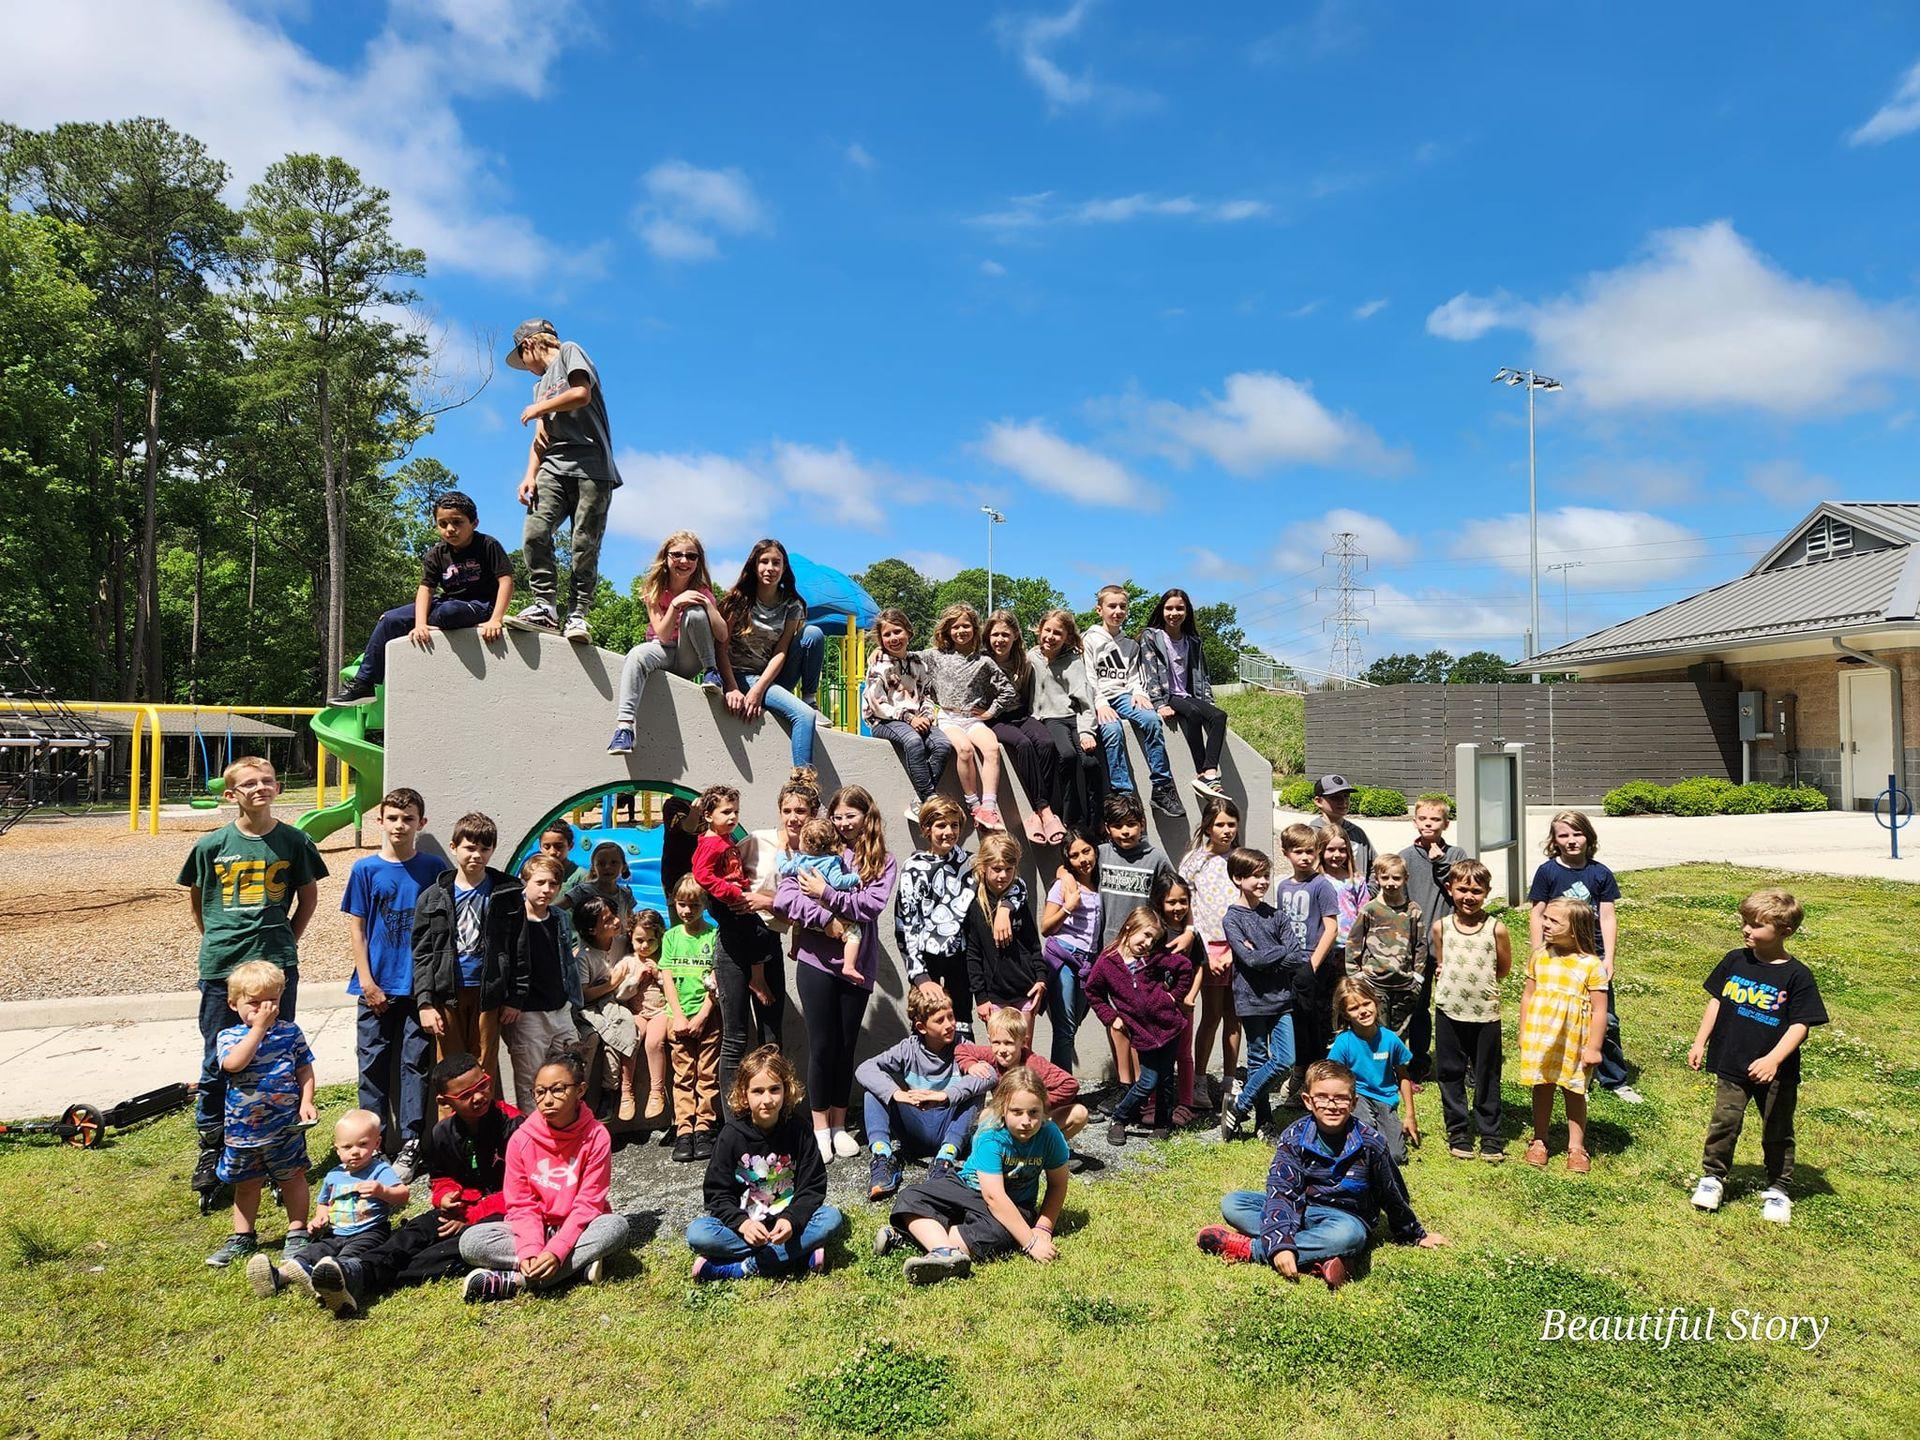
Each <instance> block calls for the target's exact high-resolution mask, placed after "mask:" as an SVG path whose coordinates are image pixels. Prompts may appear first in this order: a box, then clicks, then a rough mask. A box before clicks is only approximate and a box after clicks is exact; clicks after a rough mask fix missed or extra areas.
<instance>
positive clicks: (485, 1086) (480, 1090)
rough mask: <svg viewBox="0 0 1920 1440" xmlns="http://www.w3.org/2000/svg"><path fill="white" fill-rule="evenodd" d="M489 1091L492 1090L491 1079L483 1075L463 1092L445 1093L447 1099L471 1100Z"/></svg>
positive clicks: (489, 1076) (450, 1091)
mask: <svg viewBox="0 0 1920 1440" xmlns="http://www.w3.org/2000/svg"><path fill="white" fill-rule="evenodd" d="M491 1089H493V1077H492V1076H491V1075H485V1074H483V1075H481V1077H480V1078H479V1079H478V1080H476V1081H474V1082H473V1084H471V1085H469V1086H467V1088H466V1089H464V1090H449V1091H447V1099H449V1100H471V1099H472V1098H473V1097H474V1096H476V1095H484V1094H486V1093H487V1092H488V1091H489V1090H491Z"/></svg>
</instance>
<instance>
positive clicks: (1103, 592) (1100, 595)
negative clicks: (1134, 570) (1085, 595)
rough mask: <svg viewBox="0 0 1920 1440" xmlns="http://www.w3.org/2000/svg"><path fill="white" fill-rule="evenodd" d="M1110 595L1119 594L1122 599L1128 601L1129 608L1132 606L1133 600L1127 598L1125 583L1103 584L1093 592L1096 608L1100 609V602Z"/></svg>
mask: <svg viewBox="0 0 1920 1440" xmlns="http://www.w3.org/2000/svg"><path fill="white" fill-rule="evenodd" d="M1109 595H1118V596H1119V597H1120V598H1121V599H1122V600H1126V601H1127V606H1128V608H1129V609H1131V608H1132V606H1133V602H1132V601H1131V600H1129V599H1127V587H1126V586H1124V585H1102V586H1101V587H1100V588H1099V589H1098V590H1096V591H1094V592H1093V604H1094V608H1095V609H1098V608H1099V607H1100V602H1101V601H1102V600H1105V599H1106V598H1107V596H1109Z"/></svg>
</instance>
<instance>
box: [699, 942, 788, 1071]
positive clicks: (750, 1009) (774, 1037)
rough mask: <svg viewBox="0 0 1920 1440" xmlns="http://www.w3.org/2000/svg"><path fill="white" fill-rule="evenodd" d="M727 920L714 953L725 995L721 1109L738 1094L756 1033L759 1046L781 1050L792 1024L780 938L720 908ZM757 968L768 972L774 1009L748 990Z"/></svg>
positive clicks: (718, 985) (716, 973)
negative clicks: (736, 1085)
mask: <svg viewBox="0 0 1920 1440" xmlns="http://www.w3.org/2000/svg"><path fill="white" fill-rule="evenodd" d="M718 908H719V910H720V912H721V914H723V915H725V916H726V917H727V918H726V919H725V920H723V921H719V922H718V924H717V926H716V928H717V929H718V930H719V932H720V933H719V935H718V937H717V943H716V944H715V945H714V947H713V981H714V985H715V988H717V989H718V991H719V992H720V1103H721V1105H723V1106H724V1105H725V1104H726V1103H727V1096H728V1095H729V1094H731V1093H732V1090H733V1072H734V1071H735V1070H737V1069H739V1068H740V1061H741V1058H742V1057H743V1056H745V1054H746V1053H747V1033H748V1029H749V1027H751V1028H752V1030H753V1031H754V1033H755V1035H756V1036H757V1039H756V1040H755V1043H756V1044H758V1045H778V1044H779V1043H780V1033H781V1031H782V1029H783V1028H784V1027H785V1025H786V1022H787V983H786V976H785V974H784V973H783V971H784V968H785V967H784V966H783V965H782V963H781V957H780V938H779V937H778V936H777V935H775V934H774V933H773V932H772V931H771V930H769V929H767V927H766V926H765V925H763V924H762V923H761V922H760V918H759V917H758V916H757V915H744V916H743V915H736V914H735V913H734V912H733V911H731V910H728V909H727V908H726V907H725V906H724V905H723V906H720V907H718ZM755 962H761V963H764V964H765V965H766V967H767V970H766V974H767V989H769V990H771V991H772V992H773V1003H772V1004H771V1005H762V1004H761V1003H760V1002H759V1001H758V1000H756V999H754V998H753V994H752V992H751V991H749V990H748V989H747V981H748V979H749V978H751V976H752V973H753V966H754V964H755Z"/></svg>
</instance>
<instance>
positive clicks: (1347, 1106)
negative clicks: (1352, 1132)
mask: <svg viewBox="0 0 1920 1440" xmlns="http://www.w3.org/2000/svg"><path fill="white" fill-rule="evenodd" d="M1307 1104H1309V1105H1315V1106H1318V1107H1319V1108H1320V1109H1322V1110H1351V1109H1352V1108H1353V1096H1351V1095H1309V1096H1307Z"/></svg>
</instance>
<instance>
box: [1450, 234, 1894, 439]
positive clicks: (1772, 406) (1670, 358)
mask: <svg viewBox="0 0 1920 1440" xmlns="http://www.w3.org/2000/svg"><path fill="white" fill-rule="evenodd" d="M1496 326H1512V327H1516V328H1520V329H1524V330H1526V331H1528V332H1530V333H1531V335H1532V337H1533V340H1534V346H1535V349H1536V351H1537V352H1538V353H1539V355H1540V362H1539V363H1540V364H1541V366H1542V367H1543V368H1545V369H1547V370H1550V371H1551V372H1552V373H1553V374H1555V375H1557V376H1559V377H1560V378H1561V379H1563V380H1565V381H1567V383H1568V385H1569V386H1570V387H1571V390H1572V393H1573V394H1574V395H1575V396H1576V397H1577V398H1578V400H1579V401H1580V402H1582V403H1585V404H1588V405H1591V406H1593V407H1594V408H1596V409H1601V410H1608V409H1644V410H1687V409H1753V410H1763V411H1768V412H1772V413H1775V414H1781V415H1811V414H1821V413H1825V414H1831V413H1836V412H1840V411H1845V410H1850V409H1858V408H1860V407H1861V406H1863V405H1869V404H1872V403H1874V402H1875V401H1876V400H1877V399H1878V398H1879V395H1878V391H1877V387H1876V385H1875V382H1876V381H1878V380H1880V379H1881V378H1883V377H1885V376H1887V375H1889V374H1892V373H1894V372H1897V371H1903V370H1907V369H1909V368H1911V366H1912V364H1913V360H1914V356H1915V345H1914V328H1913V323H1912V317H1911V315H1910V314H1909V313H1908V312H1907V311H1906V310H1905V309H1904V308H1902V307H1898V306H1888V305H1876V304H1873V303H1871V302H1869V301H1866V300H1863V299H1861V298H1860V297H1859V296H1858V295H1856V294H1854V292H1853V291H1852V290H1851V289H1849V288H1848V287H1847V286H1845V285H1843V284H1837V283H1822V282H1820V281H1815V280H1803V279H1799V278H1797V277H1795V276H1792V275H1789V274H1787V273H1786V272H1785V271H1783V270H1782V269H1781V268H1780V267H1779V266H1778V265H1776V264H1774V263H1773V262H1772V261H1771V260H1769V259H1768V258H1767V257H1766V256H1765V255H1762V254H1761V253H1760V252H1759V251H1757V250H1755V249H1754V248H1753V246H1752V245H1751V244H1749V243H1748V242H1747V241H1746V239H1744V238H1743V237H1742V236H1741V235H1740V234H1739V233H1738V232H1737V231H1736V230H1735V229H1734V228H1733V226H1732V225H1731V224H1730V223H1729V222H1728V221H1725V220H1716V221H1713V222H1712V223H1710V224H1707V225H1701V226H1697V227H1694V228H1691V229H1680V230H1662V231H1657V232H1656V233H1655V234H1653V235H1652V236H1651V237H1650V238H1649V240H1648V244H1647V252H1646V254H1645V255H1644V256H1643V257H1642V258H1640V259H1638V260H1635V261H1632V262H1630V263H1628V264H1626V265H1623V266H1621V267H1620V268H1619V269H1617V270H1606V271H1600V272H1598V273H1596V274H1593V275H1589V276H1588V277H1587V278H1586V279H1585V280H1584V281H1583V282H1582V283H1581V285H1580V287H1579V289H1578V290H1577V291H1576V292H1574V293H1573V294H1570V295H1566V296H1562V297H1560V298H1557V299H1551V300H1545V301H1542V302H1540V303H1538V304H1533V305H1520V304H1516V303H1513V302H1509V301H1506V300H1505V299H1504V297H1502V298H1498V299H1494V300H1480V299H1476V298H1475V297H1473V296H1470V295H1456V296H1455V297H1454V298H1453V299H1452V300H1449V301H1448V302H1447V303H1446V304H1445V305H1443V306H1441V307H1440V308H1439V309H1438V310H1436V311H1434V312H1433V314H1432V315H1429V316H1428V317H1427V329H1428V330H1429V331H1431V332H1432V333H1434V334H1436V335H1439V336H1442V337H1443V338H1446V339H1450V340H1472V339H1477V338H1478V337H1479V336H1480V335H1482V334H1485V333H1486V332H1487V331H1488V330H1490V329H1492V328H1494V327H1496Z"/></svg>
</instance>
